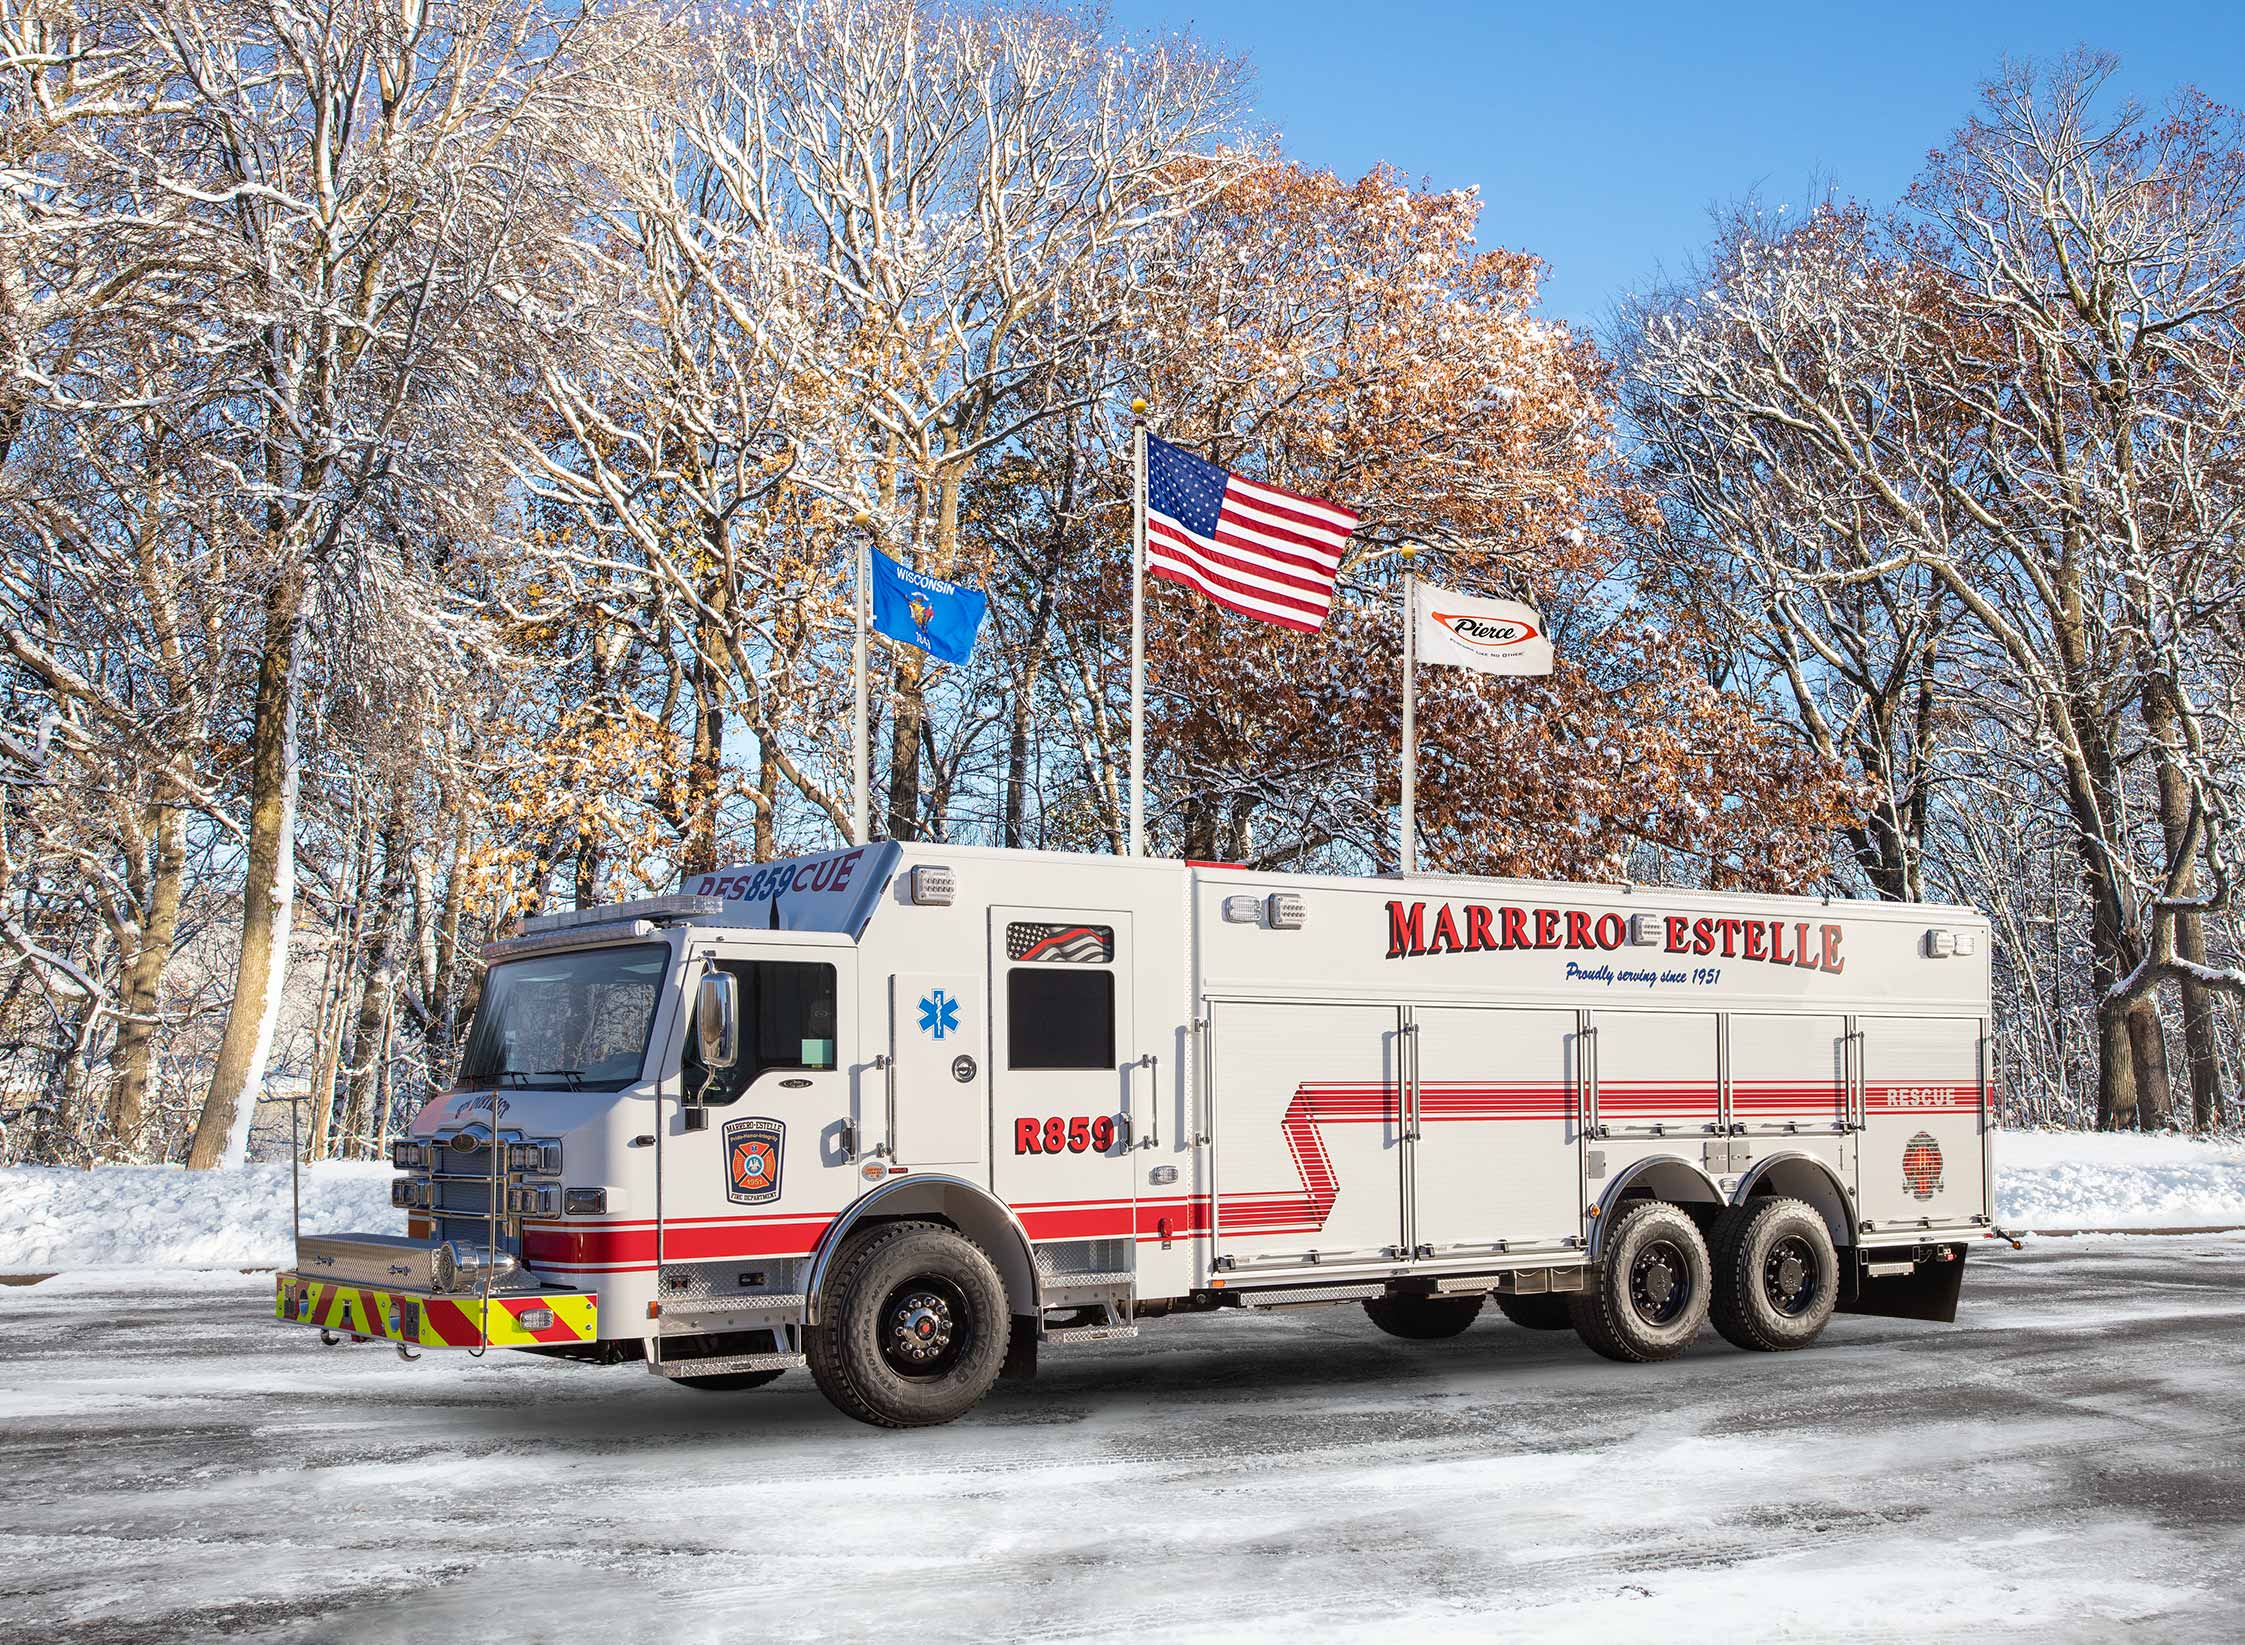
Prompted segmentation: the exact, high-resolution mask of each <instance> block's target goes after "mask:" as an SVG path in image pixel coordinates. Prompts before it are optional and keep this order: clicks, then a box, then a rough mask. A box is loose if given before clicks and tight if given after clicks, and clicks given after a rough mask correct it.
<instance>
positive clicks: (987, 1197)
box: [803, 1171, 1044, 1325]
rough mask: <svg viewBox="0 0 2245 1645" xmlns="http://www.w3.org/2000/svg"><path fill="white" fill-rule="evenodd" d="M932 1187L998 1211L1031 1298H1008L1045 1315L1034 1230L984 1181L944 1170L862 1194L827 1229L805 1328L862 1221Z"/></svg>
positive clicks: (806, 1299) (811, 1279)
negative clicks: (1026, 1277) (1032, 1240)
mask: <svg viewBox="0 0 2245 1645" xmlns="http://www.w3.org/2000/svg"><path fill="white" fill-rule="evenodd" d="M931 1187H934V1188H942V1189H945V1190H960V1191H963V1192H965V1193H966V1194H968V1195H969V1196H971V1197H972V1198H973V1199H975V1200H976V1201H979V1202H980V1203H981V1204H982V1205H984V1206H986V1207H987V1208H988V1209H990V1210H991V1211H993V1212H995V1213H996V1214H997V1216H998V1217H999V1219H1000V1220H1001V1221H1002V1222H1003V1223H1004V1224H1005V1226H1006V1227H1007V1228H1009V1229H1010V1230H1012V1233H1013V1237H1014V1240H1015V1241H1016V1243H1017V1244H1018V1246H1019V1252H1018V1254H1019V1256H1020V1259H1021V1266H1022V1267H1023V1268H1024V1269H1025V1270H1026V1271H1027V1272H1028V1275H1029V1295H1028V1297H1027V1298H1026V1299H1016V1298H1012V1297H1008V1298H1007V1301H1008V1303H1009V1304H1011V1305H1012V1307H1013V1310H1014V1311H1015V1312H1017V1313H1026V1314H1032V1315H1035V1316H1037V1317H1039V1318H1041V1317H1043V1314H1044V1286H1043V1279H1042V1276H1041V1275H1039V1274H1038V1272H1037V1252H1036V1248H1035V1247H1034V1246H1033V1245H1031V1244H1030V1242H1029V1230H1028V1229H1026V1228H1024V1227H1023V1226H1022V1225H1021V1218H1020V1217H1018V1216H1017V1215H1015V1214H1014V1209H1013V1207H1012V1206H1010V1205H1008V1204H1007V1203H1006V1202H1005V1201H1004V1200H1002V1199H1000V1198H998V1196H997V1195H995V1194H993V1193H991V1192H990V1190H989V1189H987V1188H985V1187H983V1186H982V1185H981V1184H980V1183H978V1182H969V1181H968V1180H967V1179H966V1178H965V1177H958V1176H952V1175H951V1174H950V1173H948V1172H943V1171H914V1172H912V1173H911V1174H910V1175H909V1176H903V1177H891V1178H889V1179H888V1181H886V1182H884V1183H882V1184H881V1186H880V1187H878V1188H875V1189H873V1190H872V1191H871V1192H869V1193H866V1194H863V1195H861V1196H859V1197H858V1198H857V1199H855V1200H853V1201H852V1202H851V1203H850V1204H849V1205H848V1206H847V1207H846V1208H845V1209H844V1210H843V1211H842V1212H841V1214H840V1215H838V1216H837V1217H835V1219H834V1220H833V1221H832V1222H830V1223H828V1224H827V1225H826V1232H825V1233H824V1234H822V1235H820V1236H819V1244H818V1249H817V1250H816V1251H815V1252H813V1253H812V1256H811V1271H810V1273H809V1275H808V1276H807V1277H806V1278H805V1280H804V1282H803V1322H804V1324H806V1325H816V1324H818V1322H819V1299H820V1297H821V1296H822V1295H824V1293H825V1290H826V1277H827V1273H828V1271H829V1270H830V1269H831V1268H832V1267H833V1266H834V1258H835V1256H836V1254H837V1253H839V1252H840V1251H841V1249H842V1245H843V1242H844V1241H846V1240H847V1239H848V1238H849V1237H850V1233H851V1231H852V1230H853V1229H855V1228H856V1227H857V1225H858V1224H859V1223H861V1222H863V1221H865V1220H866V1218H867V1216H868V1215H869V1214H871V1213H873V1212H875V1211H877V1210H879V1209H880V1207H881V1205H882V1204H883V1202H884V1201H888V1200H893V1199H896V1198H898V1197H900V1196H902V1195H906V1194H910V1193H912V1192H913V1191H914V1190H915V1189H926V1188H931ZM991 1254H992V1256H993V1257H996V1256H998V1255H999V1253H996V1252H993V1253H991ZM999 1277H1000V1278H1003V1277H1004V1265H1003V1264H1002V1263H1001V1264H1000V1275H999ZM1024 1300H1025V1301H1026V1302H1027V1304H1028V1306H1027V1307H1025V1308H1024V1307H1022V1306H1021V1302H1022V1301H1024Z"/></svg>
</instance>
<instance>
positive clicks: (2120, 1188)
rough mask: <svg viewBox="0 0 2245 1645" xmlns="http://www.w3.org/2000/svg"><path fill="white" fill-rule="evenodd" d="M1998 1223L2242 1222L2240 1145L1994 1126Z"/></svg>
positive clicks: (2243, 1154)
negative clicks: (2020, 1129)
mask: <svg viewBox="0 0 2245 1645" xmlns="http://www.w3.org/2000/svg"><path fill="white" fill-rule="evenodd" d="M1996 1220H1997V1221H1998V1222H2000V1223H2001V1224H2003V1226H2004V1227H2006V1228H2205V1227H2222V1226H2229V1225H2233V1224H2245V1142H2240V1141H2239V1140H2237V1139H2235V1138H2229V1139H2223V1138H2218V1137H2217V1138H2199V1137H2181V1136H2144V1135H2141V1134H2137V1133H2132V1132H2121V1133H2105V1132H2094V1131H2004V1132H2000V1133H1999V1134H1998V1135H1997V1137H1996Z"/></svg>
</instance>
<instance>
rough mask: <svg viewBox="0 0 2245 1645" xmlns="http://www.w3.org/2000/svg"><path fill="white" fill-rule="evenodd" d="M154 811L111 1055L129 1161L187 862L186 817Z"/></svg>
mask: <svg viewBox="0 0 2245 1645" xmlns="http://www.w3.org/2000/svg"><path fill="white" fill-rule="evenodd" d="M150 809H151V810H152V811H153V812H154V817H153V819H152V820H153V822H154V825H155V835H156V855H155V863H154V867H153V870H152V872H151V873H150V876H149V880H148V899H147V902H146V904H145V905H144V906H143V908H142V910H141V922H140V939H139V945H138V946H137V947H136V948H135V949H134V950H133V956H132V963H131V964H130V965H129V966H127V967H126V969H125V986H124V990H123V998H122V999H121V1000H120V1001H119V1005H120V1007H121V1008H122V1010H123V1011H124V1021H123V1022H122V1023H121V1024H120V1025H119V1027H118V1029H117V1045H116V1049H115V1050H114V1051H113V1052H112V1053H111V1058H112V1062H113V1064H114V1074H115V1077H114V1080H113V1082H112V1083H111V1085H110V1088H109V1130H110V1134H111V1135H112V1136H114V1137H115V1138H116V1139H117V1140H118V1141H119V1142H120V1143H121V1144H123V1145H124V1147H125V1149H126V1152H127V1154H128V1156H129V1157H136V1156H137V1155H138V1154H139V1151H140V1150H139V1147H138V1138H139V1135H140V1128H141V1125H142V1123H143V1121H144V1120H145V1118H146V1114H147V1108H148V1087H149V1076H150V1073H151V1070H152V1069H153V1067H154V1064H155V1059H156V1022H155V1018H156V1014H157V1012H158V1011H159V1010H160V1009H161V1007H162V1005H163V985H164V968H165V967H166V966H167V965H169V964H170V963H171V945H172V938H173V937H174V936H175V935H176V934H177V932H178V929H179V903H180V893H181V890H182V888H183V886H184V885H185V880H186V876H185V869H186V864H187V814H186V812H185V811H183V810H181V809H180V808H179V807H178V806H176V805H165V804H162V803H160V802H159V803H158V804H156V805H154V806H152V807H150Z"/></svg>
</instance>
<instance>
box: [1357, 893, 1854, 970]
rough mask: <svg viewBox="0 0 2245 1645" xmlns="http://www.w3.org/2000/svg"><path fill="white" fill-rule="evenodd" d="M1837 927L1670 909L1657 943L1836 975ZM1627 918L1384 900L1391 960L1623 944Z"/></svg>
mask: <svg viewBox="0 0 2245 1645" xmlns="http://www.w3.org/2000/svg"><path fill="white" fill-rule="evenodd" d="M1841 936H1842V928H1841V927H1840V926H1838V925H1836V924H1821V925H1812V924H1810V923H1809V922H1808V921H1806V920H1792V921H1787V920H1759V919H1736V918H1731V917H1729V916H1716V915H1708V914H1702V915H1699V916H1698V917H1696V918H1694V917H1693V916H1691V915H1688V914H1670V915H1667V916H1665V917H1664V918H1663V920H1662V922H1661V937H1662V947H1663V949H1664V951H1666V952H1667V953H1670V954H1692V955H1703V956H1704V955H1719V956H1721V957H1722V958H1724V959H1726V960H1755V961H1758V962H1760V963H1761V964H1764V965H1789V966H1793V967H1796V968H1798V969H1800V970H1803V971H1825V972H1829V973H1831V974H1832V975H1833V976H1838V975H1839V974H1840V973H1841V972H1842V971H1844V970H1846V969H1847V960H1846V959H1845V958H1844V957H1843V956H1842V955H1841V953H1840V940H1841ZM1628 946H1630V943H1629V922H1628V921H1627V920H1626V919H1624V918H1623V917H1622V916H1621V915H1619V914H1614V913H1605V914H1591V913H1588V912H1585V911H1584V910H1582V909H1559V908H1516V907H1497V908H1491V907H1489V906H1487V905H1485V904H1482V903H1464V904H1461V905H1458V906H1455V907H1453V906H1452V905H1451V904H1449V903H1446V902H1445V903H1438V904H1436V905H1435V908H1434V912H1433V913H1432V914H1431V915H1429V913H1428V911H1427V905H1426V904H1425V903H1423V902H1413V903H1406V902H1400V901H1391V902H1389V904H1388V952H1387V957H1388V958H1389V959H1391V960H1400V959H1417V958H1420V957H1422V956H1424V955H1429V954H1475V953H1481V952H1483V951H1492V950H1493V951H1497V952H1506V951H1510V950H1515V949H1538V948H1548V949H1556V950H1562V951H1568V950H1572V951H1585V950H1600V951H1611V950H1614V949H1617V948H1626V947H1628Z"/></svg>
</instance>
